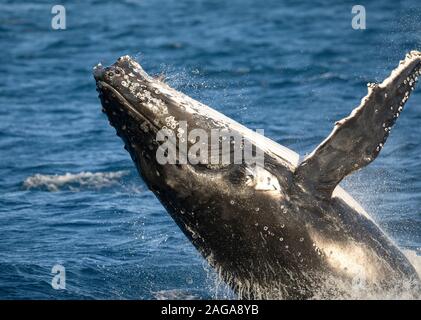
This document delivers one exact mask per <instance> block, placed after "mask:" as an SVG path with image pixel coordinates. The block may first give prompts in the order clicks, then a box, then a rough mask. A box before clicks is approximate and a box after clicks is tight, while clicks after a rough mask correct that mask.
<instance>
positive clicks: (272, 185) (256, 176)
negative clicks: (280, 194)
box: [246, 166, 281, 191]
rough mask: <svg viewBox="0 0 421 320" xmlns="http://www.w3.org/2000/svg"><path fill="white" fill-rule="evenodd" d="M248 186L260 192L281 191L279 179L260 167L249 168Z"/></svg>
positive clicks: (247, 169)
mask: <svg viewBox="0 0 421 320" xmlns="http://www.w3.org/2000/svg"><path fill="white" fill-rule="evenodd" d="M246 173H247V180H246V185H248V186H250V187H253V188H254V189H255V190H258V191H280V190H281V186H280V184H279V180H278V178H277V177H276V176H275V175H273V174H272V173H271V172H269V171H268V170H266V169H265V168H262V167H260V166H254V167H247V168H246Z"/></svg>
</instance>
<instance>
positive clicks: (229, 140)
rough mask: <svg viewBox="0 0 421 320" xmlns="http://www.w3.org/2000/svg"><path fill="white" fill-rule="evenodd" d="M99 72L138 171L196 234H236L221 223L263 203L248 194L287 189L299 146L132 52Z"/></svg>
mask: <svg viewBox="0 0 421 320" xmlns="http://www.w3.org/2000/svg"><path fill="white" fill-rule="evenodd" d="M93 74H94V77H95V80H96V83H97V90H98V92H99V97H100V99H101V102H102V106H103V111H104V112H105V113H106V115H107V116H108V119H109V121H110V124H111V125H112V126H113V127H114V128H115V129H116V132H117V135H118V136H120V137H121V138H122V140H123V141H124V143H125V148H126V149H127V150H128V152H129V153H130V155H131V157H132V159H133V161H134V163H135V164H136V167H137V169H138V171H139V173H140V175H141V176H142V178H143V180H144V181H145V182H146V184H147V185H148V187H149V188H150V189H151V190H152V191H153V192H154V193H155V195H156V196H157V197H158V199H159V200H160V201H161V202H162V204H163V205H164V206H165V207H166V208H167V210H168V211H169V212H170V214H171V215H172V217H173V218H174V220H175V221H176V222H177V223H178V224H179V225H180V227H181V229H182V230H183V231H184V232H185V233H186V234H187V235H188V236H189V238H191V239H193V240H192V241H193V242H194V239H198V238H199V237H202V236H203V237H206V232H207V231H208V230H214V232H216V230H219V231H220V234H221V235H229V234H232V232H227V230H222V229H224V228H227V227H230V226H232V225H235V224H223V221H224V220H227V219H228V220H229V219H237V218H238V220H239V221H240V220H241V221H242V222H246V221H247V218H245V217H246V216H247V214H249V213H250V214H255V213H256V212H257V211H258V210H259V208H258V206H257V205H256V208H254V207H253V208H251V207H247V206H248V204H247V203H248V202H249V201H250V199H253V198H254V199H256V197H263V198H264V197H272V198H273V197H275V198H277V199H279V200H282V198H283V197H284V192H283V190H286V189H287V188H288V186H289V183H290V178H291V175H292V172H293V169H294V167H295V166H296V164H297V162H298V155H297V154H296V153H294V152H292V151H291V150H289V149H287V148H284V147H282V146H280V145H278V144H276V143H275V142H273V141H272V140H270V139H267V138H265V137H264V136H263V135H261V134H259V133H256V132H254V131H252V130H250V129H247V128H246V127H244V126H242V125H240V124H239V123H237V122H235V121H234V120H232V119H230V118H228V117H226V116H224V115H222V114H221V113H219V112H217V111H216V110H214V109H212V108H210V107H207V106H205V105H203V104H201V103H199V102H198V101H196V100H194V99H192V98H190V97H188V96H186V95H184V94H182V93H180V92H178V91H176V90H174V89H172V88H170V87H169V86H168V85H167V84H165V83H164V82H162V81H161V80H160V79H156V78H153V77H151V76H149V75H148V74H147V73H146V72H145V71H144V70H143V69H142V67H141V66H140V65H139V64H138V63H137V62H136V61H135V60H134V59H132V58H130V57H129V56H124V57H121V58H119V59H118V60H117V62H115V63H114V64H113V65H111V66H109V67H103V66H101V65H97V66H96V67H95V68H94V71H93ZM192 133H193V134H192ZM164 144H165V145H166V147H167V148H163V145H164ZM227 146H228V147H227ZM225 147H227V148H225ZM174 149H175V153H174ZM161 151H162V152H161ZM165 152H167V153H171V154H172V155H173V157H172V158H171V157H170V156H168V154H165ZM246 152H247V155H248V156H249V159H246ZM159 155H161V156H164V160H165V159H166V160H168V161H167V163H165V161H164V162H163V161H162V159H160V158H159ZM165 156H167V158H165ZM169 160H172V162H171V161H169ZM256 193H258V195H256ZM263 198H262V200H261V201H262V202H263V203H264V202H267V201H265V200H264V199H263ZM242 199H243V200H244V201H243V200H242ZM255 202H256V201H255ZM257 202H258V201H257ZM279 203H281V202H279ZM249 209H250V210H249ZM241 214H242V215H243V218H242V219H240V218H239V216H238V215H241ZM210 224H214V225H217V227H212V228H205V227H204V226H205V225H208V226H209V225H210ZM238 227H239V228H241V226H240V225H238ZM209 238H212V239H211V240H209V242H211V241H213V239H215V237H214V236H212V237H209ZM219 239H221V238H219Z"/></svg>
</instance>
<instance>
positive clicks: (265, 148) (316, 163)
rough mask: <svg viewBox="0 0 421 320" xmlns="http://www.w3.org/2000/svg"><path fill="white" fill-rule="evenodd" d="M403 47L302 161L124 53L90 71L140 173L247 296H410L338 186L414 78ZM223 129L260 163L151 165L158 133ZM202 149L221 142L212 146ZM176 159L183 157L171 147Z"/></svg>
mask: <svg viewBox="0 0 421 320" xmlns="http://www.w3.org/2000/svg"><path fill="white" fill-rule="evenodd" d="M420 68H421V53H420V52H417V51H412V52H410V53H409V54H407V56H406V57H405V59H404V60H402V61H401V62H400V63H399V66H398V67H397V68H396V69H395V70H394V71H393V72H392V73H391V75H390V76H389V77H388V78H386V79H385V80H384V81H383V82H382V83H379V84H369V85H368V94H367V95H366V96H365V97H364V98H363V99H362V100H361V103H360V105H359V106H358V107H357V108H356V109H355V110H353V111H352V113H351V114H350V115H349V116H348V117H347V118H345V119H343V120H340V121H338V122H337V123H336V124H335V127H334V129H333V132H332V133H331V134H330V135H329V136H328V137H327V138H326V139H325V140H324V141H323V142H322V143H321V144H320V145H319V146H318V147H317V148H316V149H315V150H314V151H313V152H312V153H311V154H310V155H308V156H307V157H305V158H304V159H303V160H302V161H300V157H299V155H298V154H297V153H295V152H294V151H292V150H290V149H288V148H286V147H284V146H281V145H279V144H277V143H276V142H274V141H272V140H270V139H268V138H266V137H264V136H262V135H259V134H257V133H256V132H254V131H252V130H249V129H248V128H246V127H244V126H242V125H241V124H239V123H237V122H236V121H234V120H232V119H230V118H228V117H226V116H224V115H222V114H221V113H219V112H217V111H216V110H214V109H212V108H210V107H208V106H206V105H204V104H202V103H200V102H198V101H196V100H194V99H192V98H190V97H188V96H186V95H184V94H183V93H181V92H178V91H176V90H175V89H173V88H171V87H169V86H168V85H167V84H166V83H164V82H163V81H162V80H161V79H159V78H154V77H151V76H149V75H148V74H147V73H146V72H145V71H144V70H143V69H142V67H141V66H140V65H139V63H138V62H136V61H135V60H134V59H132V58H131V57H129V56H124V57H121V58H119V59H118V60H117V62H116V63H114V64H113V65H111V66H109V67H106V68H105V67H103V66H101V65H98V66H96V67H95V68H94V72H93V73H94V77H95V80H96V83H97V90H98V92H99V97H100V100H101V103H102V106H103V111H104V112H105V113H106V115H107V116H108V118H109V121H110V124H111V125H112V126H113V127H114V128H115V129H116V132H117V135H118V136H120V137H121V138H122V140H123V141H124V144H125V148H126V149H127V150H128V151H129V153H130V155H131V157H132V159H133V161H134V163H135V165H136V167H137V169H138V171H139V173H140V175H141V177H142V178H143V180H144V181H145V182H146V184H147V186H148V187H149V188H150V190H152V192H153V193H154V194H155V195H156V197H157V198H158V199H159V200H160V202H161V203H162V205H163V206H164V207H165V208H166V210H167V211H168V213H169V214H170V215H171V217H172V218H173V219H174V221H175V222H176V223H177V225H178V226H179V227H180V229H181V230H182V231H183V233H184V234H185V235H186V236H187V237H188V239H189V240H190V241H191V242H192V243H193V245H194V246H195V247H196V248H197V249H198V251H199V252H200V253H201V254H202V255H203V257H204V258H205V259H206V260H207V261H208V263H209V264H210V265H211V266H212V267H213V268H215V270H216V271H217V273H218V274H219V276H220V277H221V278H222V279H223V281H225V283H227V284H228V285H229V286H230V287H231V288H232V289H233V290H234V291H235V292H236V293H237V295H238V297H239V298H244V299H311V298H352V297H353V296H354V294H355V292H356V291H358V292H359V293H361V292H364V293H366V294H367V296H372V295H378V296H382V295H388V294H391V295H395V294H396V295H399V294H400V293H402V292H403V291H405V292H410V294H411V295H413V296H414V297H419V293H420V283H421V281H420V278H419V276H418V274H417V272H416V270H415V269H414V267H413V266H412V265H411V263H410V262H409V261H408V259H407V258H406V257H405V255H404V254H403V253H402V252H401V251H400V250H399V248H398V247H397V246H396V245H395V244H394V243H393V241H392V240H391V239H390V238H389V237H388V236H387V235H386V234H385V233H384V232H383V231H382V230H381V229H380V227H379V226H378V225H377V224H376V223H375V222H374V221H373V220H372V219H371V218H370V216H369V215H368V214H367V213H366V212H365V211H364V209H363V208H362V207H361V206H360V205H359V204H358V203H357V202H356V201H355V200H353V199H352V197H351V196H350V195H349V194H347V193H346V192H345V191H344V190H343V189H342V188H341V187H340V186H339V183H340V182H341V181H342V179H344V178H345V177H346V176H347V175H349V174H351V173H352V172H354V171H357V170H360V169H362V168H363V167H365V166H366V165H368V164H369V163H371V162H372V161H374V160H375V159H376V157H377V156H378V155H379V153H380V152H381V150H382V148H383V146H384V144H385V142H386V139H387V137H388V135H389V133H390V130H391V127H392V126H393V124H394V123H395V121H396V120H397V118H398V117H399V115H400V113H401V111H402V109H403V107H404V104H405V102H406V101H407V100H408V98H409V95H410V93H411V91H412V90H413V89H414V86H415V83H416V81H417V80H418V76H419V75H420V72H421V71H420ZM182 122H183V123H185V124H186V125H187V127H188V128H189V129H201V130H204V131H205V132H210V131H211V130H213V129H221V130H228V131H229V132H231V133H235V134H238V135H241V136H242V137H243V139H244V140H245V141H247V142H248V143H250V144H251V145H252V146H253V147H254V148H255V150H258V151H261V152H262V153H263V154H264V164H263V165H259V164H255V165H252V164H249V163H247V162H245V161H243V162H241V163H228V164H220V165H218V164H217V165H215V164H212V165H211V164H209V163H206V162H205V163H198V164H192V163H181V161H178V160H179V159H176V162H175V163H173V164H169V163H168V164H160V163H159V162H158V161H157V156H156V155H157V151H158V149H159V147H160V146H161V142H160V141H158V140H159V139H157V134H158V132H160V131H161V130H162V129H174V132H175V133H176V136H177V139H176V140H175V141H176V143H177V142H179V141H185V143H187V145H188V146H189V147H190V146H192V145H194V142H195V141H189V139H188V136H184V134H185V132H184V130H181V123H182ZM212 143H214V142H212V141H211V142H210V144H211V146H210V147H209V148H210V149H212V148H215V147H218V146H219V142H218V145H217V146H215V145H212ZM175 147H176V148H178V149H177V150H178V151H179V152H178V155H179V156H180V155H181V154H182V153H183V152H185V151H183V150H181V149H180V148H179V147H178V146H175Z"/></svg>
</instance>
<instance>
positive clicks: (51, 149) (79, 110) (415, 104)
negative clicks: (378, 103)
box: [0, 0, 421, 299]
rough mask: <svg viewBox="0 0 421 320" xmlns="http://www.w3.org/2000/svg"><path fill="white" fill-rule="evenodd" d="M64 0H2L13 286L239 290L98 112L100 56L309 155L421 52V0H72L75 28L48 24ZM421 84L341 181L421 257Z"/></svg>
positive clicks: (160, 293) (82, 290)
mask: <svg viewBox="0 0 421 320" xmlns="http://www.w3.org/2000/svg"><path fill="white" fill-rule="evenodd" d="M54 4H56V3H54V2H52V1H36V2H35V1H34V2H31V1H8V0H1V1H0V48H1V49H0V50H1V51H0V52H1V54H0V74H1V77H0V299H15V298H19V299H161V298H216V297H218V298H224V297H229V296H230V293H229V292H227V290H225V288H224V287H223V285H221V284H220V283H218V281H217V279H216V278H215V275H214V274H213V272H212V271H211V270H209V268H208V266H207V265H206V263H205V262H204V260H203V259H202V258H201V257H200V256H199V254H198V253H197V252H196V250H195V249H194V248H193V246H192V245H191V244H190V242H189V241H188V240H187V239H186V238H185V237H184V236H183V235H182V233H181V231H180V230H179V229H178V227H177V226H176V225H175V223H174V222H173V221H172V220H171V218H170V217H169V215H168V214H167V213H166V211H165V210H164V209H163V207H162V206H161V205H160V203H159V202H158V201H157V199H156V198H155V197H154V195H153V194H152V193H151V192H150V191H148V190H147V188H146V187H145V184H144V183H143V182H142V181H141V179H140V178H139V177H138V174H137V172H136V171H135V168H134V165H133V163H132V161H131V159H130V156H129V155H128V153H127V152H126V151H125V150H124V149H123V143H122V141H121V140H120V139H119V138H118V137H116V135H115V131H114V129H113V128H111V127H110V126H109V124H108V121H107V119H106V117H105V115H103V114H102V113H101V106H100V103H99V99H98V98H97V92H96V91H95V82H94V80H93V77H92V74H91V71H92V67H93V66H94V65H95V64H96V63H98V62H102V63H103V64H110V63H113V62H114V61H115V60H116V59H117V58H118V57H119V56H121V55H125V54H130V55H133V56H135V57H137V58H138V59H139V61H140V62H141V64H142V65H143V67H144V68H145V70H146V71H147V72H149V73H151V74H160V73H162V74H164V75H165V76H166V77H167V79H168V80H167V82H169V83H170V84H171V85H172V86H174V87H176V88H177V89H179V90H181V91H183V92H185V93H187V94H189V95H191V96H192V97H194V98H196V99H198V100H200V101H202V102H204V103H206V104H208V105H210V106H212V107H214V108H216V109H217V110H219V111H222V112H223V113H225V114H226V115H228V116H230V117H232V118H234V119H236V120H238V121H240V122H242V123H243V124H245V125H247V126H249V127H251V128H253V129H256V128H259V129H260V128H261V129H265V135H266V136H268V137H270V138H272V139H274V140H276V141H277V142H279V143H280V144H282V145H285V146H287V147H289V148H291V149H293V150H295V151H297V152H299V153H300V154H302V155H303V154H305V153H308V152H310V151H311V150H312V149H313V148H314V147H315V146H316V145H317V144H318V143H319V142H321V141H322V140H323V139H324V138H325V137H326V136H327V135H328V134H329V133H330V131H331V129H332V128H333V124H334V122H335V121H336V120H339V119H341V118H343V117H344V116H346V115H348V114H349V113H350V111H351V110H352V109H353V108H354V107H356V106H357V105H358V104H359V102H360V100H361V98H362V97H363V96H364V95H365V94H366V92H367V87H366V84H367V82H375V81H381V80H382V79H383V78H385V77H386V76H387V75H388V74H389V73H390V71H391V70H392V68H394V67H395V66H396V65H397V64H398V62H399V60H400V59H402V58H403V57H404V55H405V53H406V52H407V51H409V50H411V49H418V50H419V49H421V3H420V1H419V0H405V1H376V2H374V1H363V2H362V3H358V4H363V5H365V8H366V13H367V25H366V27H367V29H366V30H354V29H353V28H352V26H351V20H352V17H353V15H352V14H351V8H352V6H353V5H355V4H357V3H354V2H353V1H308V2H304V1H292V0H291V1H280V0H278V1H272V0H267V1H251V0H250V1H248V0H230V1H222V0H220V1H219V0H214V1H193V0H173V1H171V0H164V1H152V0H138V1H136V0H125V1H119V2H116V1H94V0H89V1H62V2H60V3H57V4H63V5H64V6H65V8H66V17H67V19H66V27H67V28H66V30H53V29H52V28H51V19H52V17H53V15H52V14H51V7H52V6H53V5H54ZM420 91H421V90H418V92H417V91H415V93H414V94H413V95H412V96H411V98H410V100H409V102H408V103H407V105H406V106H407V107H406V109H405V112H404V113H403V114H402V116H401V118H400V119H399V122H398V124H397V125H396V127H395V128H394V130H393V132H392V134H391V137H390V139H389V140H388V142H387V144H386V146H385V148H384V150H383V152H382V154H381V156H380V157H379V158H378V159H377V160H376V161H375V162H374V163H373V164H371V165H370V166H369V167H367V168H365V169H364V170H362V171H361V172H359V173H357V174H354V175H353V176H351V177H349V178H347V180H346V181H344V182H343V183H342V185H343V186H344V187H345V188H346V189H347V190H348V191H349V192H350V193H351V194H352V195H353V196H354V197H355V198H356V199H357V200H358V201H359V202H360V203H361V204H362V205H363V206H364V208H366V209H367V211H368V212H369V213H370V214H371V215H372V216H373V217H374V219H375V220H376V221H377V222H378V223H379V224H380V226H381V227H382V228H383V229H384V230H385V231H386V232H387V233H388V234H389V235H390V236H391V237H392V238H393V239H394V240H395V241H396V243H397V244H398V245H399V246H400V247H401V248H403V249H404V250H405V252H407V254H409V255H410V256H411V257H412V259H413V260H414V261H415V262H414V263H415V264H418V266H420V264H421V263H420V261H421V260H420V259H421V257H420V256H419V255H420V254H421V139H420V137H421V92H420ZM417 254H418V258H417ZM56 264H60V265H62V266H64V267H65V269H66V289H65V290H54V289H53V288H52V286H51V281H52V278H53V274H52V273H51V270H52V267H53V266H54V265H56ZM420 269H421V268H420Z"/></svg>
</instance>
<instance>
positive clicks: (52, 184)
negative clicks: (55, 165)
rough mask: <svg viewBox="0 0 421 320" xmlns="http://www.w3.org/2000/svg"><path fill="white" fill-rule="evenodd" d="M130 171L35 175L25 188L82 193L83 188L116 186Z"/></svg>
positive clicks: (28, 180)
mask: <svg viewBox="0 0 421 320" xmlns="http://www.w3.org/2000/svg"><path fill="white" fill-rule="evenodd" d="M128 173H129V172H128V171H123V170H122V171H114V172H95V173H92V172H89V171H88V172H80V173H66V174H63V175H57V174H54V175H44V174H35V175H33V176H30V177H28V178H26V179H25V181H24V182H23V187H24V188H25V189H26V190H31V189H41V190H47V191H50V192H57V191H61V190H70V191H75V192H77V191H80V189H81V188H94V189H101V188H104V187H109V186H112V185H115V184H117V183H118V182H119V179H121V178H122V177H123V176H126V175H128Z"/></svg>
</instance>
